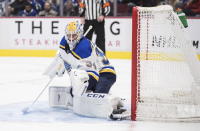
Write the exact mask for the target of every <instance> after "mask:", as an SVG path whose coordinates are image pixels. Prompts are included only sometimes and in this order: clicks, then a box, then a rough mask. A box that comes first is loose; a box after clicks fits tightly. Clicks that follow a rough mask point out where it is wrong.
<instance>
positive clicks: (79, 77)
mask: <svg viewBox="0 0 200 131" xmlns="http://www.w3.org/2000/svg"><path fill="white" fill-rule="evenodd" d="M69 76H70V79H71V85H72V94H73V95H74V96H80V95H82V94H83V93H84V92H85V91H86V89H87V87H88V80H89V76H88V74H87V72H86V71H84V70H78V69H72V70H71V72H70V73H69Z"/></svg>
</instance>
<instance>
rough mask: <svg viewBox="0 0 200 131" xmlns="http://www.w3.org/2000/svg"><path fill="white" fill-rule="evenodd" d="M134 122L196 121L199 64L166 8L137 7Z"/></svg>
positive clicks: (199, 108)
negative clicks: (136, 84)
mask: <svg viewBox="0 0 200 131" xmlns="http://www.w3.org/2000/svg"><path fill="white" fill-rule="evenodd" d="M137 10H138V23H137V48H138V49H137V50H138V51H137V52H138V62H137V63H138V66H137V69H138V70H137V73H138V78H137V82H138V87H137V88H138V92H137V110H136V119H137V120H165V121H167V120H170V121H171V120H178V121H195V120H200V103H199V102H198V99H200V97H199V98H198V96H200V93H198V92H199V86H198V85H199V78H200V74H199V71H198V70H199V67H200V64H199V61H198V58H197V56H196V54H195V50H194V49H193V47H192V44H190V42H188V40H187V38H186V37H187V36H186V35H185V33H184V27H183V25H182V23H181V22H180V20H179V18H178V17H177V15H176V14H175V13H174V12H173V10H172V8H171V7H170V6H159V7H153V8H152V7H151V8H144V7H143V8H142V7H137Z"/></svg>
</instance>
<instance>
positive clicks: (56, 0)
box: [49, 0, 65, 12]
mask: <svg viewBox="0 0 200 131" xmlns="http://www.w3.org/2000/svg"><path fill="white" fill-rule="evenodd" d="M60 1H61V0H50V1H49V2H50V3H51V8H52V9H53V10H55V11H57V12H58V11H59V6H60ZM63 1H65V0H63Z"/></svg>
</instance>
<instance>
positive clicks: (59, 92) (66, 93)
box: [49, 86, 73, 109]
mask: <svg viewBox="0 0 200 131" xmlns="http://www.w3.org/2000/svg"><path fill="white" fill-rule="evenodd" d="M70 89H71V87H61V86H51V87H49V105H50V107H59V108H64V109H68V107H71V106H72V104H73V101H72V95H71V94H70Z"/></svg>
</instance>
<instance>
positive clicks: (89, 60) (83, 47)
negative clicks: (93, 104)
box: [59, 37, 115, 80]
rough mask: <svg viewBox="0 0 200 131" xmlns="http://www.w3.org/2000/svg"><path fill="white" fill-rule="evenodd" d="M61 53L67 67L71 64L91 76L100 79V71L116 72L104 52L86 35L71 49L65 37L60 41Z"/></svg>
mask: <svg viewBox="0 0 200 131" xmlns="http://www.w3.org/2000/svg"><path fill="white" fill-rule="evenodd" d="M59 47H60V55H61V57H62V59H63V60H64V62H65V67H66V69H68V68H69V66H71V67H72V68H75V69H79V68H80V69H83V70H86V71H87V72H88V74H89V75H90V76H92V77H93V78H95V79H96V80H98V77H99V73H114V74H115V69H114V67H113V66H111V65H110V63H109V61H108V59H107V58H106V56H105V55H104V53H103V52H102V51H101V50H100V49H99V48H98V47H96V45H94V44H93V43H92V42H91V41H90V40H88V39H87V38H86V37H82V38H81V39H80V41H79V43H77V44H76V46H75V47H74V48H73V49H70V46H69V44H68V43H67V40H66V39H65V37H63V38H62V40H61V41H60V46H59Z"/></svg>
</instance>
